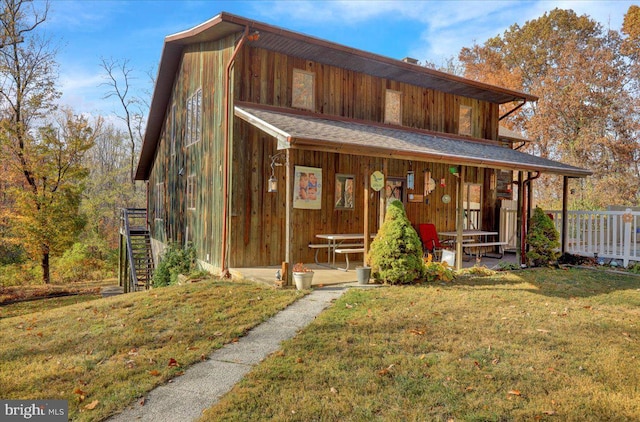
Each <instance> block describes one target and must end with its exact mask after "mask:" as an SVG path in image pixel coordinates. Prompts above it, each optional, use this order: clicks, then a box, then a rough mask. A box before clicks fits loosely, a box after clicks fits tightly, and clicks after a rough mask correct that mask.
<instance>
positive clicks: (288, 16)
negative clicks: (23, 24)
mask: <svg viewBox="0 0 640 422" xmlns="http://www.w3.org/2000/svg"><path fill="white" fill-rule="evenodd" d="M36 4H37V3H36ZM632 4H634V2H631V1H614V0H610V1H507V0H503V1H415V0H414V1H400V0H398V1H371V0H369V1H364V0H361V1H303V0H288V1H259V0H253V1H186V0H185V1H175V0H161V1H152V0H132V1H108V0H52V2H51V7H52V8H51V12H50V15H49V19H48V21H47V22H46V25H45V27H44V29H45V30H46V32H47V34H48V35H49V36H51V37H52V38H53V40H54V42H55V43H56V44H57V45H59V53H58V56H57V57H58V63H59V65H60V69H59V73H60V82H61V90H62V92H63V97H62V100H61V101H62V103H64V104H66V105H69V106H71V107H73V108H74V110H75V111H76V112H83V113H92V114H103V115H107V114H110V113H112V112H113V111H119V110H118V108H117V104H116V103H115V102H114V101H110V100H104V99H103V98H102V97H103V96H104V94H105V92H106V90H107V88H106V87H104V86H100V84H101V83H103V82H104V72H103V70H102V69H101V67H100V61H101V58H103V57H104V58H107V59H109V58H113V59H118V60H122V59H127V60H129V61H130V65H131V67H132V68H133V69H134V70H135V76H136V79H135V80H133V83H134V88H135V90H136V93H138V94H141V93H143V92H145V90H146V91H147V92H150V91H151V90H152V86H151V85H150V78H149V76H147V73H148V72H151V73H152V74H153V75H154V76H155V72H156V70H157V65H158V62H159V60H160V55H161V52H162V45H163V40H164V37H165V36H167V35H170V34H174V33H176V32H180V31H183V30H185V29H189V28H191V27H193V26H195V25H198V24H200V23H202V22H204V21H206V20H208V19H210V18H212V17H214V16H215V15H217V14H218V13H219V12H221V11H226V12H229V13H233V14H237V15H240V16H244V17H247V18H251V19H254V20H258V21H261V22H265V23H269V24H272V25H275V26H280V27H283V28H286V29H290V30H293V31H296V32H301V33H304V34H308V35H313V36H316V37H319V38H322V39H326V40H330V41H334V42H337V43H340V44H344V45H347V46H350V47H355V48H359V49H362V50H366V51H370V52H374V53H377V54H382V55H384V56H388V57H392V58H396V59H401V58H403V57H406V56H410V57H414V58H416V59H418V60H420V61H421V62H424V61H427V60H428V61H431V62H434V63H436V64H441V63H443V62H444V60H445V59H447V58H449V57H452V56H457V54H458V52H459V51H460V49H461V48H462V47H467V46H472V45H473V43H474V42H477V43H478V44H482V43H483V42H484V41H485V40H486V39H487V38H489V37H492V36H495V35H498V34H501V33H502V32H504V31H505V30H506V29H507V28H508V27H509V26H511V25H512V24H514V23H518V24H520V25H522V24H524V23H525V22H526V21H528V20H531V19H535V18H537V17H539V16H541V15H542V14H543V13H544V12H545V11H549V10H552V9H554V8H556V7H558V8H570V9H573V10H574V11H576V12H577V13H578V14H587V15H589V16H591V17H592V18H593V19H595V20H597V21H599V22H600V23H602V24H603V25H604V26H605V27H611V28H612V29H619V28H620V26H621V24H622V19H623V17H624V14H625V13H626V11H627V9H628V8H629V6H630V5H632ZM636 4H637V2H636Z"/></svg>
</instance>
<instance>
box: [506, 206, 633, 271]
mask: <svg viewBox="0 0 640 422" xmlns="http://www.w3.org/2000/svg"><path fill="white" fill-rule="evenodd" d="M546 212H547V213H549V214H550V215H552V216H553V222H554V224H555V226H556V229H557V230H558V232H559V233H560V234H561V236H562V211H546ZM516 222H517V218H516V210H508V209H501V210H500V240H501V241H503V242H507V243H508V246H507V247H508V248H516V244H517V243H516V240H517V239H516V224H517V223H516ZM561 241H562V239H561ZM566 245H567V249H566V251H567V252H568V253H571V254H574V255H581V256H589V257H595V256H597V257H599V258H606V259H615V260H622V265H623V266H625V267H627V266H628V265H629V261H638V262H640V211H631V210H630V209H627V210H625V211H569V212H568V215H567V244H566Z"/></svg>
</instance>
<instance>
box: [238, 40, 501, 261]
mask: <svg viewBox="0 0 640 422" xmlns="http://www.w3.org/2000/svg"><path fill="white" fill-rule="evenodd" d="M294 68H296V69H303V70H307V71H311V72H314V73H315V101H316V112H319V113H325V114H331V115H337V116H344V117H348V118H354V119H362V120H371V121H374V122H383V121H384V104H385V102H384V101H385V100H384V95H385V90H386V89H393V90H396V91H400V92H402V109H403V113H402V116H403V117H402V124H403V125H405V126H409V127H417V128H423V129H428V130H434V131H439V132H449V133H457V130H458V106H459V105H460V104H462V105H467V106H471V107H472V108H473V119H474V121H473V128H474V132H473V135H474V136H476V137H482V138H489V139H495V138H496V137H497V131H498V123H497V122H498V119H497V112H498V107H497V106H496V105H495V104H489V103H486V102H482V101H478V100H473V99H469V98H463V97H459V96H454V95H450V94H445V93H442V92H437V91H433V90H428V89H424V88H419V87H415V86H410V85H407V84H401V83H398V82H395V81H389V80H384V79H380V78H374V77H371V76H369V75H364V74H359V73H356V72H352V71H348V70H344V69H340V68H336V67H332V66H326V65H321V64H318V63H314V62H310V61H306V60H301V59H297V58H293V57H289V56H286V55H283V54H278V53H273V52H269V51H265V50H261V49H255V48H251V47H248V48H245V49H244V50H243V51H242V52H241V54H240V55H239V56H238V59H237V63H236V69H237V70H236V79H235V98H236V99H238V100H241V101H247V102H255V103H259V104H266V105H275V106H279V107H291V91H292V88H291V81H292V77H293V76H292V75H293V69H294ZM234 127H235V136H234V153H233V168H234V169H233V184H232V224H231V233H230V234H231V248H230V250H231V253H230V266H231V267H242V266H249V265H278V264H280V263H281V262H282V261H283V260H285V214H286V205H287V204H286V193H285V192H286V191H285V189H286V187H285V169H284V168H282V167H276V177H277V178H278V184H279V191H278V192H277V193H268V192H267V181H268V179H269V177H270V175H271V169H270V166H269V164H270V159H269V156H270V155H273V154H275V153H276V152H277V151H276V141H275V139H274V138H272V137H270V136H269V135H267V134H265V133H263V132H261V131H259V130H258V129H256V128H254V127H252V126H251V125H249V124H246V123H244V122H239V121H236V124H235V125H234ZM290 165H291V166H292V167H295V166H308V167H319V168H322V170H323V173H322V177H323V180H322V186H323V189H322V209H321V210H302V209H294V210H293V212H292V215H291V220H292V230H293V233H294V239H293V244H292V245H291V246H292V255H293V257H292V259H293V261H294V262H297V261H304V262H310V261H312V260H313V253H314V252H312V251H311V250H310V249H309V248H308V244H309V243H313V242H318V239H316V237H315V236H316V234H318V233H358V232H362V231H363V228H364V219H365V218H366V217H365V216H364V212H363V209H364V179H365V177H369V175H370V174H371V172H373V171H375V170H380V171H382V172H383V173H384V174H385V175H386V176H387V177H401V178H404V177H406V174H407V171H408V170H409V169H410V167H409V166H410V163H409V162H408V161H403V160H392V159H383V158H373V157H362V156H356V155H346V154H336V153H329V152H317V151H304V150H292V151H291V162H290ZM411 169H412V170H413V171H414V172H415V189H414V190H412V191H407V193H414V194H418V195H422V194H423V192H424V176H423V175H424V171H426V170H427V169H428V170H430V171H431V174H432V177H433V178H434V179H435V180H436V183H437V184H436V189H435V190H434V191H433V192H432V193H431V194H430V195H428V197H427V198H425V199H428V203H427V201H422V202H420V203H418V202H408V201H407V202H406V203H405V205H406V211H407V215H408V217H409V219H410V220H411V222H412V223H413V224H416V225H417V224H419V223H423V222H432V223H434V224H436V226H437V227H438V228H439V229H440V230H453V229H454V228H455V207H456V203H457V202H456V200H455V198H456V186H457V182H458V179H457V178H456V177H455V176H453V175H452V174H450V173H449V171H448V170H449V166H448V165H446V164H436V163H428V162H416V161H413V162H412V163H411ZM336 173H342V174H353V175H355V177H356V191H355V201H356V206H355V210H335V208H334V206H333V205H334V192H335V174H336ZM488 174H489V171H485V170H483V169H477V168H469V169H468V171H467V182H468V183H485V186H488V182H485V180H484V179H485V178H488V177H489V176H488ZM441 178H444V179H445V185H446V186H445V187H441V186H440V179H441ZM382 192H384V191H381V193H375V192H373V191H370V206H369V227H370V230H371V231H372V232H375V231H377V230H378V227H379V219H380V212H381V211H380V195H381V194H382ZM445 194H448V195H450V196H451V198H452V201H451V202H450V203H449V204H444V203H443V202H442V200H441V198H442V196H443V195H445ZM483 199H484V202H485V207H491V206H493V205H492V204H495V199H492V198H491V191H490V190H489V189H488V187H487V188H486V189H485V192H484V194H483ZM483 220H486V222H487V223H488V224H492V222H491V220H492V219H491V218H488V217H487V213H486V212H483Z"/></svg>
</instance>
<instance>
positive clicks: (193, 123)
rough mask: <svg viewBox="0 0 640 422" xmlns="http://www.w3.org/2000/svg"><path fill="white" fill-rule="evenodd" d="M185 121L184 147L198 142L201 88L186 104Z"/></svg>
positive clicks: (199, 134)
mask: <svg viewBox="0 0 640 422" xmlns="http://www.w3.org/2000/svg"><path fill="white" fill-rule="evenodd" d="M186 111H187V113H186V114H187V119H186V122H185V130H184V139H185V146H189V145H193V144H195V143H196V142H198V141H200V137H201V132H202V131H201V127H200V125H201V124H202V88H200V89H198V90H197V91H196V92H195V93H194V94H193V95H192V96H191V97H189V98H187V103H186Z"/></svg>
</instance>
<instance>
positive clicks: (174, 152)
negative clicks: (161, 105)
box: [170, 104, 176, 155]
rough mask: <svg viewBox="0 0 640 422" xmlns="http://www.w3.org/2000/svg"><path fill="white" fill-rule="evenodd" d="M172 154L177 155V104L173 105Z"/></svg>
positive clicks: (171, 118) (171, 120) (171, 119)
mask: <svg viewBox="0 0 640 422" xmlns="http://www.w3.org/2000/svg"><path fill="white" fill-rule="evenodd" d="M170 122H171V123H170V124H171V155H176V105H175V104H173V105H172V106H171V117H170Z"/></svg>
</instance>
